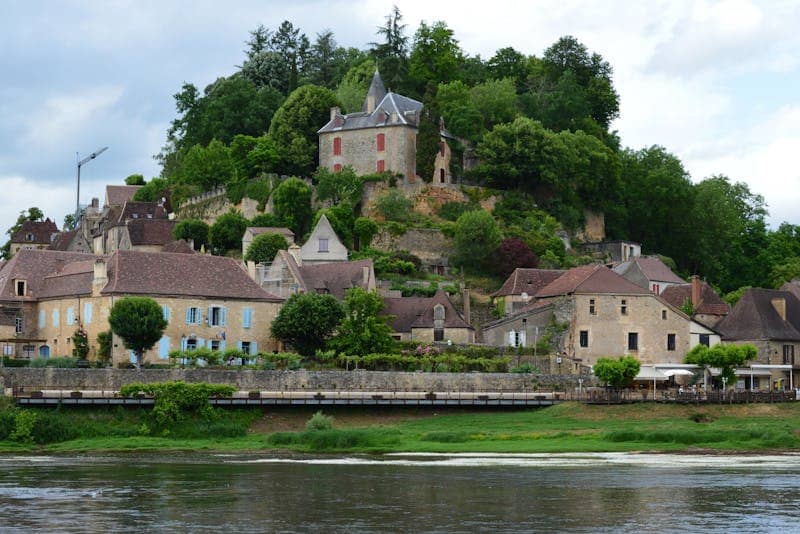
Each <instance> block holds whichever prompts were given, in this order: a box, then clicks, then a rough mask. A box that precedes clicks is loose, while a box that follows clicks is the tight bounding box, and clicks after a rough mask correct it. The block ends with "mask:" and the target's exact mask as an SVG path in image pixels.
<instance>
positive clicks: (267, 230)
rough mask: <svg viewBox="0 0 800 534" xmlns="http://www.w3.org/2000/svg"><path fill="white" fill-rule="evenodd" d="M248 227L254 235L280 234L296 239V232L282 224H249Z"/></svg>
mask: <svg viewBox="0 0 800 534" xmlns="http://www.w3.org/2000/svg"><path fill="white" fill-rule="evenodd" d="M247 229H248V230H250V233H251V234H253V237H255V236H258V235H261V234H278V235H282V236H284V237H287V238H290V239H291V240H292V241H294V232H292V231H291V230H290V229H288V228H283V227H281V226H248V227H247Z"/></svg>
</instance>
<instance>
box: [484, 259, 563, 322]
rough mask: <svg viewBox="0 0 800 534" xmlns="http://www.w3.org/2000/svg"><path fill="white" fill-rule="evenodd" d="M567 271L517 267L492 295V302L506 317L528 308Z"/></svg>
mask: <svg viewBox="0 0 800 534" xmlns="http://www.w3.org/2000/svg"><path fill="white" fill-rule="evenodd" d="M565 272H566V271H563V270H558V269H528V268H524V267H517V268H516V269H514V272H513V273H511V275H510V276H509V277H508V278H506V281H505V282H503V285H502V286H501V287H500V289H498V290H497V291H495V292H494V293H492V294H491V297H492V300H493V301H494V302H495V305H496V306H497V307H498V310H499V309H502V312H503V314H504V315H509V314H512V313H514V312H515V311H518V310H519V309H521V308H524V307H525V306H527V305H528V304H529V303H530V302H531V300H532V299H533V296H534V295H535V294H536V293H537V292H538V291H539V290H540V289H542V288H543V287H545V286H546V285H547V284H549V283H550V282H552V281H554V280H555V279H557V278H558V277H559V276H561V275H562V274H564V273H565Z"/></svg>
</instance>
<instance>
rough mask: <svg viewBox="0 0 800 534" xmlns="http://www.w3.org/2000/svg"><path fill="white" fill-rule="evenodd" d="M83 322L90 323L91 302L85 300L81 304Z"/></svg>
mask: <svg viewBox="0 0 800 534" xmlns="http://www.w3.org/2000/svg"><path fill="white" fill-rule="evenodd" d="M83 322H84V324H92V303H91V302H86V303H85V304H84V305H83Z"/></svg>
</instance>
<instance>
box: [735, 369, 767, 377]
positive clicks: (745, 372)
mask: <svg viewBox="0 0 800 534" xmlns="http://www.w3.org/2000/svg"><path fill="white" fill-rule="evenodd" d="M734 373H736V376H772V373H770V372H769V371H768V370H766V369H736V370H735V371H734Z"/></svg>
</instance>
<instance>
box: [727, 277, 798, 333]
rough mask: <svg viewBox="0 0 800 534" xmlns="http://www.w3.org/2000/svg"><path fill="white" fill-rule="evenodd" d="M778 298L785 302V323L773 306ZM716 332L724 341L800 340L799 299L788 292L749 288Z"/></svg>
mask: <svg viewBox="0 0 800 534" xmlns="http://www.w3.org/2000/svg"><path fill="white" fill-rule="evenodd" d="M776 298H783V299H785V300H786V320H785V321H784V320H783V319H781V317H780V315H779V314H778V312H777V311H776V310H775V307H774V306H773V305H772V299H776ZM716 330H717V331H718V332H719V333H720V334H721V335H722V339H723V340H726V339H729V340H733V341H737V340H757V339H774V340H780V341H800V300H798V299H797V297H795V296H794V295H793V294H792V293H790V292H788V291H780V290H775V289H761V288H751V289H748V290H747V291H745V293H744V295H742V298H740V299H739V302H737V303H736V306H734V307H733V309H732V310H731V312H730V313H729V314H728V315H727V317H725V318H724V319H723V320H722V321H720V322H719V323H717V326H716Z"/></svg>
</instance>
